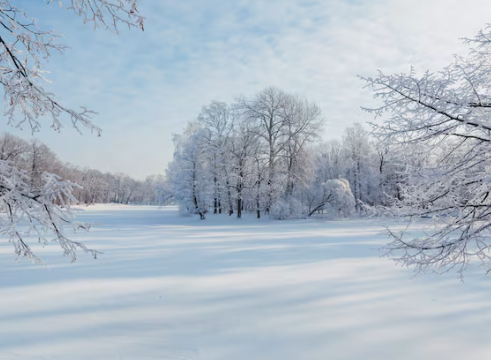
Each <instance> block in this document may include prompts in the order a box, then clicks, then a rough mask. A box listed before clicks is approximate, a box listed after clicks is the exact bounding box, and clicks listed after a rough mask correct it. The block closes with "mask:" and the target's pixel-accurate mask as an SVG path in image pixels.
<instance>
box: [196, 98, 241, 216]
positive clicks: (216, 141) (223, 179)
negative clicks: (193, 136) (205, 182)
mask: <svg viewBox="0 0 491 360" xmlns="http://www.w3.org/2000/svg"><path fill="white" fill-rule="evenodd" d="M235 119H236V112H235V111H234V110H233V109H231V108H230V107H229V106H228V105H227V104H225V103H222V102H217V101H213V102H212V103H211V104H210V105H208V106H205V107H203V109H202V111H201V114H200V115H199V116H198V120H199V121H200V123H201V124H202V126H203V129H204V131H203V132H202V136H201V142H202V144H203V146H204V148H205V149H204V151H205V152H206V153H207V155H208V162H209V164H210V171H211V176H212V177H213V213H214V214H217V213H221V212H222V206H227V208H228V214H229V215H232V214H233V212H234V206H233V203H232V201H233V199H232V194H231V187H232V184H231V179H230V176H231V175H230V169H229V164H230V151H229V143H230V134H231V132H232V129H233V124H234V122H235Z"/></svg>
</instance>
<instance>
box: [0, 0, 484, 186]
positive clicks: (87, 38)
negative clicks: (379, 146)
mask: <svg viewBox="0 0 491 360" xmlns="http://www.w3.org/2000/svg"><path fill="white" fill-rule="evenodd" d="M64 3H65V4H64V5H66V4H68V1H67V0H65V1H64ZM16 4H17V6H18V7H22V8H24V9H25V10H26V11H27V13H28V15H30V16H33V17H36V18H38V19H39V25H40V26H41V27H44V26H46V27H49V28H54V29H56V30H58V31H59V32H61V33H62V34H63V35H64V36H65V44H66V45H68V46H69V47H70V49H69V50H68V51H66V52H65V54H63V55H54V56H53V57H52V58H51V59H50V61H49V63H47V65H46V67H47V69H48V70H50V71H51V74H50V76H49V78H50V80H52V84H50V85H49V89H50V90H52V91H53V92H55V93H56V94H57V97H58V98H59V99H60V100H61V101H62V102H63V103H64V104H66V105H68V106H71V107H73V108H76V107H78V106H80V105H85V106H87V107H89V108H90V109H92V110H95V111H97V112H98V113H99V114H98V115H97V116H96V118H95V119H94V120H95V122H96V123H97V125H99V126H100V127H101V128H102V129H103V135H102V137H101V138H98V137H96V136H94V135H92V134H90V132H87V131H86V132H85V133H84V134H83V135H80V134H78V133H77V132H76V131H75V130H73V129H71V128H70V127H69V124H68V123H67V125H66V127H65V129H63V131H62V133H61V134H58V133H54V132H53V131H52V130H51V129H50V128H49V126H48V124H47V125H46V126H45V127H44V129H43V130H42V131H41V132H40V133H37V134H35V137H37V138H40V139H41V140H42V141H44V142H45V143H46V144H47V145H48V146H50V147H51V148H52V149H53V150H54V151H55V152H56V153H57V154H58V155H59V156H60V158H61V159H62V160H64V161H69V162H72V163H74V164H77V165H80V166H90V167H92V168H96V169H99V170H102V171H112V172H125V173H128V174H130V175H132V176H134V177H137V178H144V177H145V176H146V175H149V174H153V173H163V172H164V171H165V168H166V166H167V163H168V162H169V161H170V160H171V159H172V141H171V138H172V134H173V133H179V132H181V131H182V129H183V128H184V126H185V124H186V122H188V121H189V120H192V119H194V118H195V117H196V116H197V114H198V113H199V112H200V109H201V107H202V106H203V105H206V104H208V103H209V102H210V101H212V100H219V101H225V102H232V101H233V99H234V98H235V97H236V96H237V95H252V94H254V93H256V92H258V91H260V90H262V89H263V88H265V87H267V86H277V87H279V88H281V89H283V90H285V91H289V92H294V93H297V94H299V95H301V96H303V97H305V98H307V99H309V100H311V101H314V102H316V103H317V104H318V105H319V106H320V108H321V109H322V111H323V115H324V117H325V119H326V129H325V134H324V138H326V139H328V138H337V137H340V136H342V133H343V129H344V128H345V127H346V126H349V125H350V124H352V123H354V122H357V121H358V122H366V121H370V120H371V117H370V115H368V114H365V113H363V112H362V111H361V110H360V106H369V105H370V104H373V101H372V98H371V94H370V93H369V92H368V91H366V90H364V89H362V87H363V83H362V82H361V81H360V80H359V79H358V78H357V77H356V75H365V76H372V75H375V74H376V70H382V71H384V72H387V73H391V72H401V71H405V72H407V71H408V70H409V67H410V66H411V65H414V66H416V67H417V68H418V69H420V70H426V69H431V70H438V69H439V68H440V67H442V66H444V65H446V64H448V63H449V62H450V61H451V60H452V54H455V53H459V54H465V52H466V47H465V46H464V45H462V43H461V40H459V38H462V37H471V36H473V35H474V34H475V33H476V32H477V31H478V30H479V29H480V28H482V27H483V26H484V24H486V23H487V22H491V17H490V16H489V10H490V8H491V5H489V3H488V2H486V1H482V0H467V1H465V2H464V1H462V0H431V1H428V0H305V1H302V0H247V1H243V0H234V1H230V0H207V1H205V0H181V1H175V0H173V1H170V0H140V6H139V10H140V12H141V13H142V14H143V15H144V16H145V17H146V24H145V32H141V31H138V30H136V29H132V30H130V31H127V30H126V29H122V30H123V31H121V32H120V34H119V35H115V34H114V33H111V32H107V31H100V30H98V31H93V28H92V27H91V26H90V25H83V24H82V21H81V19H80V18H78V17H77V16H76V15H75V14H73V13H71V12H68V11H67V10H65V9H60V8H59V7H58V5H57V4H51V5H45V4H43V2H42V1H36V2H34V1H32V0H17V1H16ZM1 129H2V130H5V131H10V132H13V133H15V134H16V135H19V136H21V137H23V138H30V137H31V133H30V132H29V131H28V129H24V130H23V131H20V130H15V129H11V128H8V127H7V126H6V121H5V122H4V125H3V126H2V127H1Z"/></svg>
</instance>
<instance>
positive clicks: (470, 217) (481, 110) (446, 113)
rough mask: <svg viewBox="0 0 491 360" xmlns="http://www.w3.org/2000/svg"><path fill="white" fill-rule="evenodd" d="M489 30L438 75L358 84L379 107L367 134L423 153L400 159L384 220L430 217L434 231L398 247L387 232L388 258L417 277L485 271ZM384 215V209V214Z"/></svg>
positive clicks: (489, 184)
mask: <svg viewBox="0 0 491 360" xmlns="http://www.w3.org/2000/svg"><path fill="white" fill-rule="evenodd" d="M490 39H491V27H490V26H489V25H488V27H486V28H485V30H483V31H481V32H479V34H478V35H477V36H476V37H475V38H473V39H465V40H464V42H466V43H468V44H470V45H477V46H476V47H475V48H474V49H471V50H470V52H469V54H468V56H467V57H459V56H456V57H455V60H454V62H453V63H452V64H450V65H449V66H447V67H446V68H444V69H443V70H442V71H440V72H437V73H433V72H426V73H424V74H423V75H422V76H417V74H416V72H415V71H414V69H411V71H410V72H409V73H408V74H404V73H403V74H395V75H386V74H384V73H382V72H379V73H378V76H377V77H375V78H370V77H367V78H362V79H363V80H364V81H365V83H366V86H367V87H368V88H369V89H371V90H372V91H373V92H374V97H375V99H378V100H380V102H381V105H380V106H379V107H376V108H371V109H367V108H365V110H366V111H368V112H370V113H372V114H374V115H375V117H381V118H382V120H383V121H382V122H381V123H379V124H373V127H374V133H375V134H376V135H378V137H379V138H380V139H381V140H382V141H383V142H385V143H386V144H392V145H394V146H399V148H401V149H405V150H407V149H408V146H409V147H411V146H413V147H412V149H416V148H415V147H414V145H417V146H418V148H420V149H421V150H420V151H421V152H425V153H426V155H425V156H424V157H420V158H419V159H420V160H417V161H415V159H416V157H415V156H414V151H413V152H407V151H406V152H404V151H401V156H400V157H399V162H400V164H401V167H402V168H403V169H404V170H403V175H404V176H403V178H404V179H405V180H404V181H402V182H401V183H400V193H399V196H398V198H396V199H394V201H393V202H392V204H391V205H392V206H391V207H390V208H389V210H390V212H391V213H392V214H395V215H400V216H401V215H403V216H407V215H412V216H423V217H430V218H432V219H433V222H434V224H435V228H434V229H433V231H431V232H430V233H429V234H427V235H425V236H424V237H420V238H416V239H413V240H406V239H405V238H403V234H396V233H394V232H392V231H390V230H388V233H389V235H390V236H391V237H392V239H393V242H392V243H390V244H389V245H388V246H387V250H388V255H389V256H391V257H393V258H395V259H396V260H397V261H399V262H401V263H402V264H404V265H408V266H413V267H415V268H416V269H417V271H426V270H434V271H437V272H442V271H448V270H451V269H457V271H458V272H459V273H460V274H462V272H463V271H464V270H465V269H466V268H467V267H468V266H469V264H470V262H471V260H472V259H477V260H479V261H480V262H481V265H483V266H484V267H485V268H486V269H487V270H488V271H489V269H491V262H490V261H489V260H490V257H489V254H488V252H489V250H490V249H489V247H490V240H491V233H490V232H489V228H490V227H491V203H490V199H489V192H490V191H491V178H490V175H489V174H490V172H491V156H490V150H491V149H490V145H489V144H490V142H491V93H490V90H491V87H490V86H491V56H490V55H491V52H490V50H491V42H490V41H489V40H490ZM385 210H387V209H385Z"/></svg>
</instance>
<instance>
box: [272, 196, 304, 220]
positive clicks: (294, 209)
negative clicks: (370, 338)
mask: <svg viewBox="0 0 491 360" xmlns="http://www.w3.org/2000/svg"><path fill="white" fill-rule="evenodd" d="M269 214H270V216H271V217H272V218H273V219H277V220H286V219H303V218H305V212H304V211H303V206H302V203H301V202H300V200H298V199H295V198H294V197H292V196H290V197H288V198H287V199H278V200H277V201H275V202H274V203H273V205H272V206H271V210H270V212H269Z"/></svg>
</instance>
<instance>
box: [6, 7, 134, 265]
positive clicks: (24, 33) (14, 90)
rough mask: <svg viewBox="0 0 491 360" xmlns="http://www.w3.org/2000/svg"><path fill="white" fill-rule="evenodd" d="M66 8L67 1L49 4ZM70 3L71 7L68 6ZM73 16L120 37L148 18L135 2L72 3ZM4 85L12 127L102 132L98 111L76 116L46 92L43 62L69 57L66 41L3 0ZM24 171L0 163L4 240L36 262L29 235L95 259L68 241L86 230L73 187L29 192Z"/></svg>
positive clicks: (50, 181) (46, 179)
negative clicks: (57, 55) (67, 126)
mask: <svg viewBox="0 0 491 360" xmlns="http://www.w3.org/2000/svg"><path fill="white" fill-rule="evenodd" d="M48 2H55V3H57V4H59V5H60V6H63V3H62V1H55V0H49V1H48ZM67 2H68V1H67ZM69 3H70V6H69V7H68V9H69V10H71V11H74V12H75V13H76V14H78V15H80V16H82V18H83V20H84V22H91V23H92V24H93V26H94V27H95V28H97V27H103V28H106V29H112V30H115V31H116V32H117V30H118V26H119V25H125V26H129V27H140V28H141V29H142V30H143V18H142V17H141V16H140V15H139V14H138V12H137V1H136V0H114V1H107V0H71V1H70V2H69ZM0 24H1V25H2V26H1V27H0V28H1V30H0V68H1V71H0V83H1V84H2V85H3V90H4V106H5V109H4V114H5V116H6V117H7V119H8V124H9V125H10V126H14V127H19V128H20V127H22V126H24V125H25V126H26V127H28V128H29V129H30V130H32V131H37V130H39V128H40V127H41V120H44V119H49V123H50V126H51V127H52V128H53V129H54V130H55V131H59V130H60V129H61V128H62V127H63V122H64V120H63V119H62V118H63V117H67V118H68V119H69V120H70V122H71V124H72V126H74V127H75V128H76V129H78V130H80V129H81V128H82V127H85V128H88V129H90V130H91V131H93V132H96V133H97V134H100V131H101V130H100V129H99V128H98V127H97V126H96V125H94V123H92V121H91V115H93V114H94V112H93V111H91V110H88V109H87V108H84V107H82V108H81V110H73V109H70V108H67V107H66V106H64V105H63V104H62V103H61V102H59V101H58V100H57V99H56V98H55V96H54V95H53V94H50V93H48V92H46V91H45V89H44V87H43V85H44V81H45V80H46V78H45V76H46V73H47V72H46V71H45V70H44V62H45V61H46V60H47V59H48V58H49V57H50V55H51V53H52V52H54V51H61V52H62V51H64V50H65V46H64V45H63V44H62V43H60V42H59V40H60V39H61V35H60V34H58V33H57V32H56V31H54V30H44V29H42V28H41V27H39V25H38V21H37V20H36V19H32V18H29V17H28V16H27V15H26V13H25V11H24V10H22V9H20V8H17V7H16V6H15V5H14V1H12V0H0ZM30 185H31V184H29V179H28V177H27V175H26V172H25V171H22V170H21V169H19V168H17V167H16V165H15V163H13V162H12V161H10V160H0V212H2V213H5V214H6V216H2V217H1V220H0V234H1V235H4V236H7V237H8V238H9V239H10V242H12V243H13V245H14V247H15V251H16V253H17V254H18V255H19V256H20V255H25V256H27V257H28V258H30V259H31V260H39V259H38V258H37V257H36V255H35V254H34V253H33V251H32V249H31V247H30V246H29V245H28V243H27V238H28V237H29V235H33V236H35V237H36V238H37V239H39V241H40V242H42V243H46V242H48V241H51V240H53V241H57V242H58V243H59V245H60V246H61V247H62V249H63V252H64V254H65V255H68V256H70V257H71V258H72V259H73V260H75V257H76V251H77V249H81V250H83V251H85V252H90V253H92V255H94V256H95V255H96V253H97V252H96V251H94V250H90V249H87V248H86V247H85V246H84V245H83V244H81V243H79V242H76V241H72V240H70V239H68V238H67V237H66V235H65V231H64V227H65V226H67V225H68V226H70V227H73V228H80V227H84V228H87V226H86V225H84V224H77V223H75V222H74V221H73V218H72V213H71V211H70V204H71V203H72V202H74V201H75V198H74V197H73V195H72V192H73V189H74V186H75V185H74V184H72V183H70V182H63V181H60V179H59V177H57V176H55V175H52V174H49V173H43V174H41V175H40V179H39V183H37V184H36V186H35V187H32V186H30Z"/></svg>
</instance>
